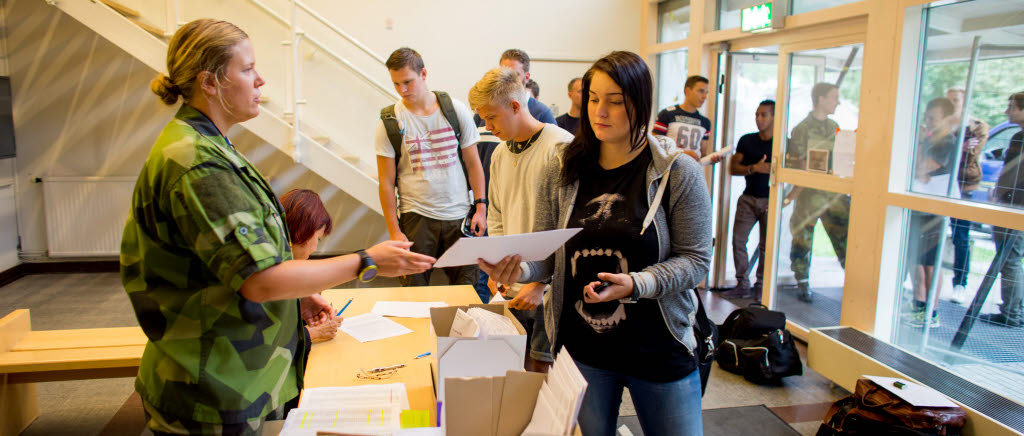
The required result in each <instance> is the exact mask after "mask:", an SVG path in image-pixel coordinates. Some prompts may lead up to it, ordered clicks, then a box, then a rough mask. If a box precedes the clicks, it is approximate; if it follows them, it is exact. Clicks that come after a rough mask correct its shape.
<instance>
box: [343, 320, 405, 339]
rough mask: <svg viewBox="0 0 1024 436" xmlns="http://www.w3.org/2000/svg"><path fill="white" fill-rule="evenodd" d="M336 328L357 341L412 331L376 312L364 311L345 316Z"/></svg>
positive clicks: (388, 336)
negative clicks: (349, 316)
mask: <svg viewBox="0 0 1024 436" xmlns="http://www.w3.org/2000/svg"><path fill="white" fill-rule="evenodd" d="M338 330H341V331H343V332H345V333H348V334H349V336H352V337H353V338H355V339H356V340H357V341H359V342H370V341H376V340H378V339H385V338H390V337H393V336H401V335H404V334H406V333H412V330H409V328H408V327H406V326H404V325H401V324H399V323H397V322H394V321H392V320H390V319H387V318H384V317H383V316H380V315H377V314H376V313H364V314H362V315H359V316H354V317H352V318H345V322H343V323H341V327H339V328H338Z"/></svg>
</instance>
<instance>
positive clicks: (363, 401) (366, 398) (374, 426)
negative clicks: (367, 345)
mask: <svg viewBox="0 0 1024 436" xmlns="http://www.w3.org/2000/svg"><path fill="white" fill-rule="evenodd" d="M408 408H409V396H408V393H407V392H406V390H405V384H403V383H391V384H386V385H365V386H347V387H323V388H308V389H305V390H304V391H303V394H302V402H301V404H300V405H299V407H298V408H296V409H292V410H291V411H290V412H289V413H288V417H287V418H286V419H285V423H284V427H283V428H282V429H281V434H282V435H285V436H315V435H316V432H317V431H333V432H339V433H358V434H367V435H390V434H392V433H393V432H395V431H397V430H399V429H400V427H401V412H402V410H405V409H408Z"/></svg>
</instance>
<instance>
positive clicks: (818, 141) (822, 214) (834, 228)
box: [782, 82, 850, 303]
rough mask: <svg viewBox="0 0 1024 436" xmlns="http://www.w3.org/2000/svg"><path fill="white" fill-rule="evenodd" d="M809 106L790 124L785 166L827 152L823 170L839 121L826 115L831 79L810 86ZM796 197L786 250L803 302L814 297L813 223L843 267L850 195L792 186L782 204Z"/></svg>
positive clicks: (801, 165) (831, 103) (831, 104)
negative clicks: (810, 153)
mask: <svg viewBox="0 0 1024 436" xmlns="http://www.w3.org/2000/svg"><path fill="white" fill-rule="evenodd" d="M811 100H812V102H813V103H812V105H813V106H812V109H811V112H810V113H809V114H807V118H804V119H803V121H800V124H797V125H796V127H794V128H793V132H792V134H791V137H790V139H789V143H788V145H786V167H787V168H795V169H801V170H805V169H807V152H808V150H824V151H826V152H827V153H828V160H827V171H828V172H830V173H831V172H832V149H833V148H835V143H836V131H837V130H839V124H838V123H836V122H835V121H833V120H832V119H831V118H829V115H832V114H834V113H835V112H836V107H838V106H839V88H838V87H837V86H836V85H833V84H831V83H824V82H821V83H817V84H815V85H814V87H813V88H811ZM793 198H796V204H795V205H794V206H793V215H792V216H791V217H790V220H789V229H790V232H791V234H792V235H793V240H792V246H791V247H790V250H789V260H790V264H789V266H790V268H791V269H792V270H793V275H794V277H795V278H796V284H797V292H798V294H797V298H798V299H800V301H803V302H805V303H810V302H812V301H813V300H814V294H813V293H811V289H810V269H811V252H812V250H811V248H812V245H813V243H814V226H815V224H816V223H817V222H818V220H821V224H822V227H824V228H825V233H827V234H828V238H829V241H831V242H832V248H833V249H834V250H835V252H836V258H837V259H838V260H839V265H841V266H842V267H843V268H846V234H847V227H848V226H849V221H850V196H849V195H846V194H837V193H834V192H828V191H819V190H817V189H803V188H801V187H796V188H794V189H793V190H792V191H791V192H790V193H789V195H787V196H786V198H785V200H783V203H782V205H783V206H786V205H788V204H789V202H790V201H792V200H793Z"/></svg>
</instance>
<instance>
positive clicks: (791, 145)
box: [786, 114, 839, 172]
mask: <svg viewBox="0 0 1024 436" xmlns="http://www.w3.org/2000/svg"><path fill="white" fill-rule="evenodd" d="M838 129H839V124H838V123H836V122H835V121H833V120H832V119H831V118H825V119H824V120H819V119H817V118H814V117H813V116H811V114H807V118H804V120H803V121H801V122H800V124H797V125H796V127H794V128H793V132H792V134H791V135H790V138H789V141H788V143H787V144H786V167H787V168H794V169H799V170H806V169H807V150H828V152H829V155H828V170H829V172H831V171H832V149H833V148H834V147H835V145H836V130H838Z"/></svg>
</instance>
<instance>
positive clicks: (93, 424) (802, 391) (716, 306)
mask: <svg viewBox="0 0 1024 436" xmlns="http://www.w3.org/2000/svg"><path fill="white" fill-rule="evenodd" d="M706 301H707V306H708V308H709V309H708V310H709V312H710V315H711V318H712V319H713V320H715V321H717V322H721V321H722V320H723V319H724V318H725V316H726V315H727V314H728V312H729V311H730V310H731V309H732V308H733V307H734V306H732V305H731V304H729V303H728V302H726V301H724V300H722V299H719V298H717V297H716V296H714V295H713V294H712V295H711V296H710V297H708V298H706ZM23 308H27V309H30V310H31V316H32V327H33V329H36V330H49V329H69V328H88V327H125V326H134V325H138V324H137V322H136V320H135V316H134V313H133V312H132V309H131V305H130V304H129V302H128V299H127V297H126V296H125V294H124V290H123V289H122V287H121V282H120V278H119V277H118V275H117V274H116V273H91V274H85V273H83V274H48V275H32V276H27V277H23V278H21V279H19V280H17V281H15V282H14V283H11V284H8V285H7V286H4V287H0V316H2V315H6V314H7V313H9V312H10V311H12V310H14V309H23ZM800 348H801V352H802V353H804V352H805V350H804V348H803V347H802V346H801V347H800ZM805 360H806V359H805ZM38 389H39V403H40V409H41V412H40V417H39V418H38V419H37V420H36V421H35V422H34V423H33V424H32V425H31V426H29V428H28V429H27V430H26V431H25V432H23V433H22V434H23V435H27V436H28V435H53V434H76V435H79V434H80V435H97V434H138V433H136V432H137V431H138V432H141V430H142V428H141V425H142V424H141V405H140V404H139V402H138V396H137V395H133V380H132V379H131V378H120V379H106V380H86V381H72V382H53V383H40V384H39V385H38ZM844 395H847V393H846V392H845V391H844V390H843V389H842V388H836V389H832V388H830V383H829V382H828V380H826V379H825V378H823V377H822V376H821V375H819V374H818V373H816V372H814V371H813V370H811V369H810V368H806V367H805V369H804V375H803V376H801V377H790V378H787V379H785V381H784V383H783V384H782V385H780V386H756V385H753V384H750V383H748V382H746V381H745V380H743V378H742V377H740V376H737V375H734V374H730V373H727V372H725V371H722V370H720V369H718V368H717V367H716V368H714V370H713V371H712V375H711V381H710V383H709V385H708V390H707V393H706V395H705V396H704V399H703V407H704V409H716V408H725V407H736V406H748V405H758V404H764V405H765V406H767V407H768V408H769V409H771V410H772V411H773V412H774V413H775V414H776V415H778V416H779V417H781V418H782V419H783V420H785V421H786V422H787V423H789V424H790V425H791V426H793V427H794V428H795V429H796V430H797V431H799V432H800V433H801V434H803V435H813V434H814V433H815V431H816V430H817V428H818V424H819V423H820V421H821V418H822V417H823V416H824V412H825V410H826V409H827V405H828V404H831V403H832V402H833V401H835V400H836V399H838V398H841V397H842V396H844ZM623 400H624V401H623V403H622V407H621V409H620V414H621V415H635V411H634V410H633V404H632V400H630V398H629V394H628V392H627V393H626V395H625V397H624V398H623Z"/></svg>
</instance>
